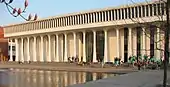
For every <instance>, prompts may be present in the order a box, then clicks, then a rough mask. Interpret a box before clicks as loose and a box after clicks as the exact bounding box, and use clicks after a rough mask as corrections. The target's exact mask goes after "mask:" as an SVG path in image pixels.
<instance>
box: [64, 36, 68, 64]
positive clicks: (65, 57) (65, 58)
mask: <svg viewBox="0 0 170 87" xmlns="http://www.w3.org/2000/svg"><path fill="white" fill-rule="evenodd" d="M64 38H65V49H64V51H65V52H64V62H67V34H66V33H65V34H64Z"/></svg>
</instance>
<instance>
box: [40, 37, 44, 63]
mask: <svg viewBox="0 0 170 87" xmlns="http://www.w3.org/2000/svg"><path fill="white" fill-rule="evenodd" d="M40 37H41V48H40V49H41V59H40V62H44V43H43V42H44V38H43V36H40Z"/></svg>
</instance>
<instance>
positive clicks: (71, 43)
mask: <svg viewBox="0 0 170 87" xmlns="http://www.w3.org/2000/svg"><path fill="white" fill-rule="evenodd" d="M89 31H90V32H92V33H93V53H92V54H93V56H92V57H93V58H92V62H97V52H96V49H97V48H96V43H100V42H97V41H96V37H97V33H96V32H98V31H97V30H95V29H94V30H83V31H70V32H63V33H61V32H60V33H58V32H56V33H51V34H50V33H49V34H40V35H35V36H34V35H33V36H21V37H17V38H10V41H11V42H12V40H13V39H14V40H15V45H16V52H15V55H16V59H15V61H33V62H68V57H73V56H74V57H76V56H78V57H79V60H81V58H83V61H87V53H86V52H87V51H86V47H87V44H89V43H86V42H87V41H86V39H87V38H86V37H87V33H88V32H89ZM102 31H103V33H104V62H113V61H114V58H115V57H119V58H121V60H122V61H124V57H125V52H124V48H125V39H124V38H125V37H126V36H125V35H124V33H125V32H126V31H124V30H123V29H122V28H120V29H119V28H118V29H103V30H102ZM112 31H113V32H112ZM134 31H135V32H134ZM142 31H143V32H142V34H141V38H142V40H141V49H142V50H141V54H142V55H144V54H147V55H150V52H149V51H148V50H150V38H149V37H147V36H148V35H146V33H147V32H145V31H146V29H145V28H144V27H143V28H142ZM157 32H160V29H159V28H157ZM114 35H115V36H114ZM127 37H128V44H127V45H128V50H127V51H128V57H129V56H132V55H137V45H136V43H137V36H136V28H131V27H129V28H128V36H127ZM160 38H161V37H160V34H156V39H155V41H159V40H160ZM112 43H113V44H112ZM157 45H158V47H160V45H161V44H160V43H159V44H157ZM11 48H12V46H11ZM154 50H155V49H154ZM12 53H13V52H12V50H10V55H12ZM155 56H156V57H157V58H160V56H161V55H160V50H157V51H155ZM10 60H11V61H12V56H10Z"/></svg>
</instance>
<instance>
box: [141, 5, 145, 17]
mask: <svg viewBox="0 0 170 87" xmlns="http://www.w3.org/2000/svg"><path fill="white" fill-rule="evenodd" d="M142 17H145V6H142Z"/></svg>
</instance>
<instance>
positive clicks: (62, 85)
mask: <svg viewBox="0 0 170 87" xmlns="http://www.w3.org/2000/svg"><path fill="white" fill-rule="evenodd" d="M116 75H118V74H112V73H91V72H65V71H45V70H28V69H4V70H0V86H2V85H3V86H4V87H66V86H69V85H73V84H80V83H85V82H88V81H93V80H98V79H102V78H107V77H113V76H116Z"/></svg>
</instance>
